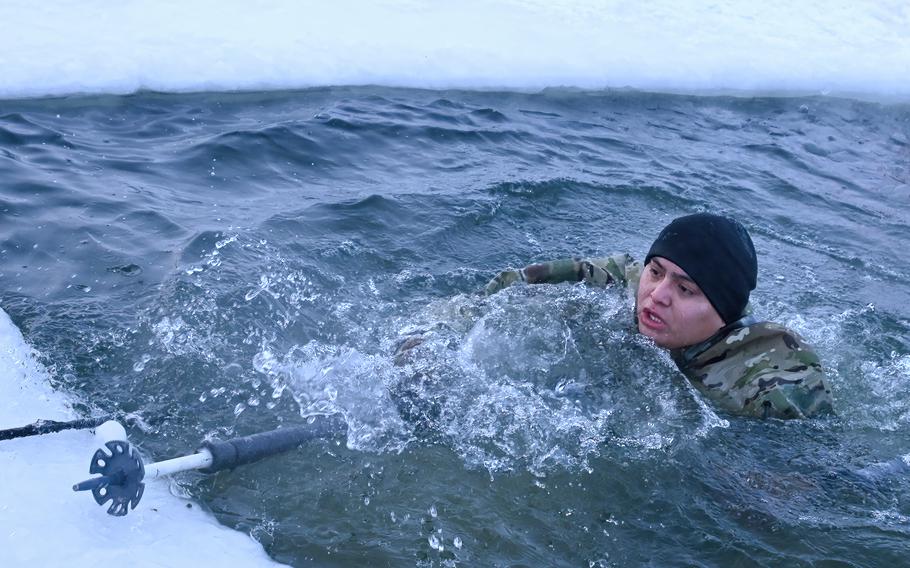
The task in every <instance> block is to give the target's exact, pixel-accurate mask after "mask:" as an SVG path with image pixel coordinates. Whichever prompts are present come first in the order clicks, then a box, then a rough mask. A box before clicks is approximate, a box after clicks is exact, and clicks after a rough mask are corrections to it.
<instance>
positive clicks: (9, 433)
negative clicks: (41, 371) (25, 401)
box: [0, 416, 116, 441]
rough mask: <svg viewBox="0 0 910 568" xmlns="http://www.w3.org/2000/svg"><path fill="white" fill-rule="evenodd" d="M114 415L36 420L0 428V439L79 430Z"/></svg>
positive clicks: (113, 417)
mask: <svg viewBox="0 0 910 568" xmlns="http://www.w3.org/2000/svg"><path fill="white" fill-rule="evenodd" d="M115 418H116V416H101V417H98V418H80V419H78V420H70V421H69V422H58V421H56V420H38V421H37V422H35V423H34V424H29V425H27V426H20V427H18V428H10V429H8V430H0V441H2V440H12V439H14V438H25V437H27V436H40V435H41V434H51V433H53V432H61V431H63V430H79V429H83V428H95V427H96V426H100V425H102V424H104V423H105V422H107V421H108V420H114V419H115Z"/></svg>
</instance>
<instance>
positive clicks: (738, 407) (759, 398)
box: [672, 322, 833, 418]
mask: <svg viewBox="0 0 910 568" xmlns="http://www.w3.org/2000/svg"><path fill="white" fill-rule="evenodd" d="M672 355H673V359H674V361H676V364H677V365H678V366H679V369H680V371H682V372H683V374H684V375H686V377H687V378H688V379H689V380H690V381H691V382H692V384H693V385H695V387H696V388H697V389H698V390H699V391H701V392H702V393H703V394H704V395H705V396H706V397H707V398H709V399H711V400H713V401H714V402H715V403H716V404H717V405H718V406H720V407H721V408H724V409H726V410H728V411H730V412H735V413H737V414H746V415H749V416H756V417H759V418H808V417H811V416H817V415H822V414H828V413H832V412H833V406H832V401H831V391H830V390H829V389H828V387H827V385H826V384H825V381H824V374H823V373H822V366H821V363H820V362H819V359H818V355H816V354H815V352H814V351H812V348H811V347H809V346H808V345H807V344H806V342H805V341H804V340H803V338H802V337H800V336H799V335H797V334H796V333H795V332H793V331H791V330H789V329H787V328H785V327H783V326H781V325H778V324H776V323H771V322H757V323H753V324H751V325H748V326H745V327H741V328H739V329H734V330H731V331H728V332H725V333H723V334H721V335H720V336H719V337H717V338H716V339H715V340H713V341H712V342H711V345H710V346H709V347H708V348H707V349H705V350H703V351H701V352H700V353H698V354H697V355H696V356H695V357H691V358H690V357H686V355H685V350H674V351H673V352H672Z"/></svg>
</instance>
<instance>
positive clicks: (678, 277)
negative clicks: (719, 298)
mask: <svg viewBox="0 0 910 568" xmlns="http://www.w3.org/2000/svg"><path fill="white" fill-rule="evenodd" d="M651 262H653V263H654V264H656V265H657V267H658V268H660V269H661V270H663V271H664V272H666V271H667V267H666V266H664V265H663V264H661V263H660V260H658V259H657V257H654V258H652V259H651ZM670 277H671V278H673V280H675V281H677V282H679V281H683V282H685V283H687V284H689V285H691V286H692V287H693V288H695V289H696V290H698V291H701V288H699V287H698V284H697V283H696V282H695V280H692V279H691V278H689V276H687V275H684V274H676V273H675V272H674V273H673V274H671V275H670Z"/></svg>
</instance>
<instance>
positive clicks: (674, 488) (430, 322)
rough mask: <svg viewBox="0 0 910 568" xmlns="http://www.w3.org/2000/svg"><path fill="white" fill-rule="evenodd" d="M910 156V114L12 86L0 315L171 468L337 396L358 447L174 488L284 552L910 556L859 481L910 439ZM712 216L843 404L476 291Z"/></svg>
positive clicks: (329, 561) (825, 102)
mask: <svg viewBox="0 0 910 568" xmlns="http://www.w3.org/2000/svg"><path fill="white" fill-rule="evenodd" d="M908 164H910V106H908V105H906V104H876V103H870V102H860V101H855V100H847V99H837V98H824V97H810V98H792V97H790V98H787V97H783V98H733V97H708V96H703V97H696V96H679V95H656V94H647V93H641V92H634V91H609V92H607V91H604V92H574V91H560V90H548V91H543V92H541V93H537V94H516V93H492V92H490V93H480V92H469V91H444V92H443V91H421V90H410V89H387V88H379V87H376V88H324V89H312V90H304V91H288V92H273V93H259V94H256V93H249V94H198V95H160V94H153V93H140V94H138V95H132V96H123V97H113V96H111V97H93V98H78V97H74V98H64V99H44V100H31V101H3V102H0V180H2V183H0V219H2V225H0V294H2V296H0V306H2V307H3V309H4V310H6V311H7V312H8V313H9V314H10V316H11V317H12V319H13V321H14V322H15V323H16V324H17V325H18V326H19V327H20V328H21V329H22V331H23V334H24V335H25V337H26V339H27V340H28V341H29V342H30V343H31V344H32V345H34V346H35V347H36V348H37V349H38V350H39V351H40V353H41V355H42V360H43V362H44V363H45V364H46V365H48V367H49V368H50V370H51V373H52V376H53V379H54V381H55V382H56V385H57V386H58V387H59V388H62V389H65V390H67V391H70V392H72V393H75V395H76V396H78V397H79V399H80V400H82V401H83V404H82V405H81V409H82V410H83V411H84V412H85V413H87V414H91V413H101V412H114V411H121V412H133V413H137V414H138V415H140V416H141V417H142V418H143V419H144V420H145V422H146V425H145V427H144V428H139V427H134V428H133V429H132V431H131V432H130V435H131V437H132V439H133V440H134V441H136V442H138V443H139V445H140V447H141V448H142V450H143V451H144V452H145V454H146V455H147V456H150V457H152V458H155V459H164V458H168V457H173V456H175V455H178V454H182V453H186V452H188V451H191V450H192V449H193V448H195V447H196V445H197V444H198V442H199V441H200V440H201V439H202V438H204V437H207V436H216V437H222V438H224V437H228V436H233V435H243V434H248V433H252V432H256V431H260V430H265V429H271V428H275V427H278V426H280V425H289V424H298V423H302V422H304V421H305V420H306V418H307V417H309V416H312V415H315V414H321V413H328V412H341V413H343V415H344V417H345V420H346V422H347V423H348V443H347V445H338V444H335V443H332V442H328V441H327V442H323V443H317V444H314V445H312V446H309V447H306V448H304V449H301V450H300V451H298V452H295V453H293V454H290V455H285V456H282V457H278V458H274V459H270V460H267V461H264V462H261V463H259V464H255V465H251V466H245V467H243V468H240V469H238V470H235V471H234V472H229V473H222V474H218V475H215V476H210V477H204V476H201V475H195V474H189V475H184V476H182V477H180V478H179V479H178V481H177V483H179V485H180V486H181V490H182V491H186V492H187V493H189V494H190V495H191V496H193V497H194V498H196V499H197V500H199V501H200V502H201V503H203V504H204V505H205V506H207V507H209V508H211V509H212V510H213V511H214V512H215V514H216V515H217V517H218V518H219V520H220V521H222V522H223V523H225V524H227V525H229V526H232V527H236V528H238V529H239V530H242V531H246V532H249V533H250V534H252V535H253V536H254V537H255V538H256V539H258V540H259V541H260V542H262V543H263V545H264V546H265V548H266V550H267V552H268V553H269V554H270V555H271V556H272V557H273V558H275V559H277V560H279V561H281V562H285V563H288V564H291V565H294V566H311V565H312V566H365V565H370V566H501V567H506V566H516V567H517V566H589V567H594V566H631V565H652V566H691V565H699V566H783V565H786V566H883V565H893V566H897V565H901V564H902V563H904V562H906V557H907V552H908V550H910V479H908V478H907V477H906V475H907V474H906V473H902V472H901V471H900V469H901V468H900V467H891V468H890V469H888V468H884V469H882V470H877V469H875V468H873V469H872V470H867V471H872V472H873V473H872V474H870V475H862V474H860V473H857V472H858V471H860V470H862V468H869V467H870V466H873V465H874V464H878V463H888V464H890V465H891V466H894V465H895V464H898V465H899V464H900V463H901V462H900V457H901V456H904V455H907V454H910V340H908V331H910V308H908V305H910V288H908V286H907V284H906V282H907V280H908V277H910V254H908V252H907V249H908V245H910V239H908V235H910V230H908V228H910V165H908ZM705 210H707V211H715V212H721V213H726V214H730V215H733V216H735V217H737V218H739V219H740V220H741V221H743V223H744V224H745V225H746V226H747V227H748V228H749V229H750V231H751V232H752V235H753V239H754V240H755V244H756V247H757V249H758V252H759V270H760V276H759V287H758V289H757V290H756V292H755V293H754V295H753V306H754V308H755V311H756V313H757V315H758V316H760V317H762V318H766V319H772V320H776V321H779V322H781V323H784V324H787V325H790V326H791V327H793V328H795V329H796V330H797V331H799V332H800V333H801V334H802V335H804V336H805V337H806V338H807V339H808V340H809V341H810V342H811V343H813V344H814V345H815V346H816V347H817V349H818V351H819V353H820V354H821V356H822V359H823V362H824V363H825V365H826V368H827V373H828V377H829V381H830V384H831V387H832V390H833V391H834V393H835V397H836V403H835V404H836V409H837V416H836V417H834V418H830V419H823V420H816V421H804V422H779V421H756V420H750V419H743V418H738V417H735V416H730V415H726V414H723V413H720V412H715V410H714V409H713V408H712V407H711V406H710V405H709V404H707V403H705V402H704V401H703V400H702V399H701V398H700V397H699V396H698V394H697V393H695V392H694V391H693V389H692V388H690V387H689V385H688V384H687V383H686V380H685V379H684V378H683V377H682V376H681V375H680V374H679V373H678V372H677V371H676V369H675V367H674V365H673V364H672V362H671V361H670V360H669V358H668V356H667V355H666V353H664V352H662V351H661V350H660V349H657V348H655V347H654V346H653V345H651V344H649V343H648V342H647V341H644V340H642V338H640V337H639V336H637V335H636V334H635V333H634V332H633V330H632V328H631V307H632V300H631V298H630V297H629V296H628V295H627V294H626V293H625V292H624V291H622V290H594V289H588V288H585V287H583V286H571V285H559V286H549V285H545V286H536V287H527V286H525V287H514V288H511V289H508V290H506V291H504V292H503V293H500V294H497V295H495V296H492V297H490V298H484V297H482V296H480V295H479V294H478V291H479V290H480V289H482V287H483V285H484V284H485V283H486V281H487V280H488V279H489V278H490V277H492V276H493V275H494V274H495V273H496V272H497V271H498V270H499V269H501V268H504V267H506V266H522V265H525V264H527V263H530V262H533V261H539V260H548V259H553V258H559V257H564V256H570V255H586V256H596V255H606V254H610V253H613V252H620V251H622V252H630V253H631V254H633V255H634V256H636V257H638V258H641V257H642V256H643V254H644V252H645V251H646V250H647V248H648V246H649V245H650V242H651V240H652V239H653V237H654V236H655V235H656V234H657V232H658V231H659V230H660V229H661V228H662V227H663V226H664V225H665V224H666V223H667V222H668V221H669V220H670V219H672V218H674V217H676V216H679V215H683V214H687V213H692V212H695V211H705ZM417 332H423V333H426V334H427V338H428V339H427V341H426V342H425V343H424V344H423V345H421V346H420V347H419V348H418V349H417V350H416V351H415V357H414V359H412V360H411V361H410V362H409V363H408V364H406V365H403V366H396V365H395V362H394V360H393V357H392V353H393V351H394V349H395V346H396V345H397V344H398V343H399V342H400V341H401V340H402V339H403V338H406V337H407V336H409V335H410V334H413V333H417ZM420 375H422V376H425V377H427V378H426V379H425V380H423V381H415V380H414V379H413V377H415V376H420ZM403 400H405V401H408V404H410V406H408V405H406V404H403V403H402V401H403ZM405 407H407V408H409V409H410V412H404V413H402V412H401V410H402V409H405ZM415 409H416V410H415ZM403 414H404V415H403ZM895 460H897V461H895ZM87 506H88V505H87ZM140 506H142V505H141V504H140Z"/></svg>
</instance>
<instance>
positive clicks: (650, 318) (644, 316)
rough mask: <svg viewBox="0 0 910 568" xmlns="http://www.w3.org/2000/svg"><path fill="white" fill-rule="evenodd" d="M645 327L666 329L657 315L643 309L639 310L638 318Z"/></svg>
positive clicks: (664, 323)
mask: <svg viewBox="0 0 910 568" xmlns="http://www.w3.org/2000/svg"><path fill="white" fill-rule="evenodd" d="M638 319H639V321H640V322H642V323H643V324H644V325H645V326H646V327H649V328H651V329H662V328H664V327H666V325H667V324H666V322H664V320H662V319H661V318H660V317H659V316H658V315H657V314H655V313H654V312H653V311H652V310H650V309H648V308H643V309H642V310H641V317H640V318H638Z"/></svg>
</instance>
